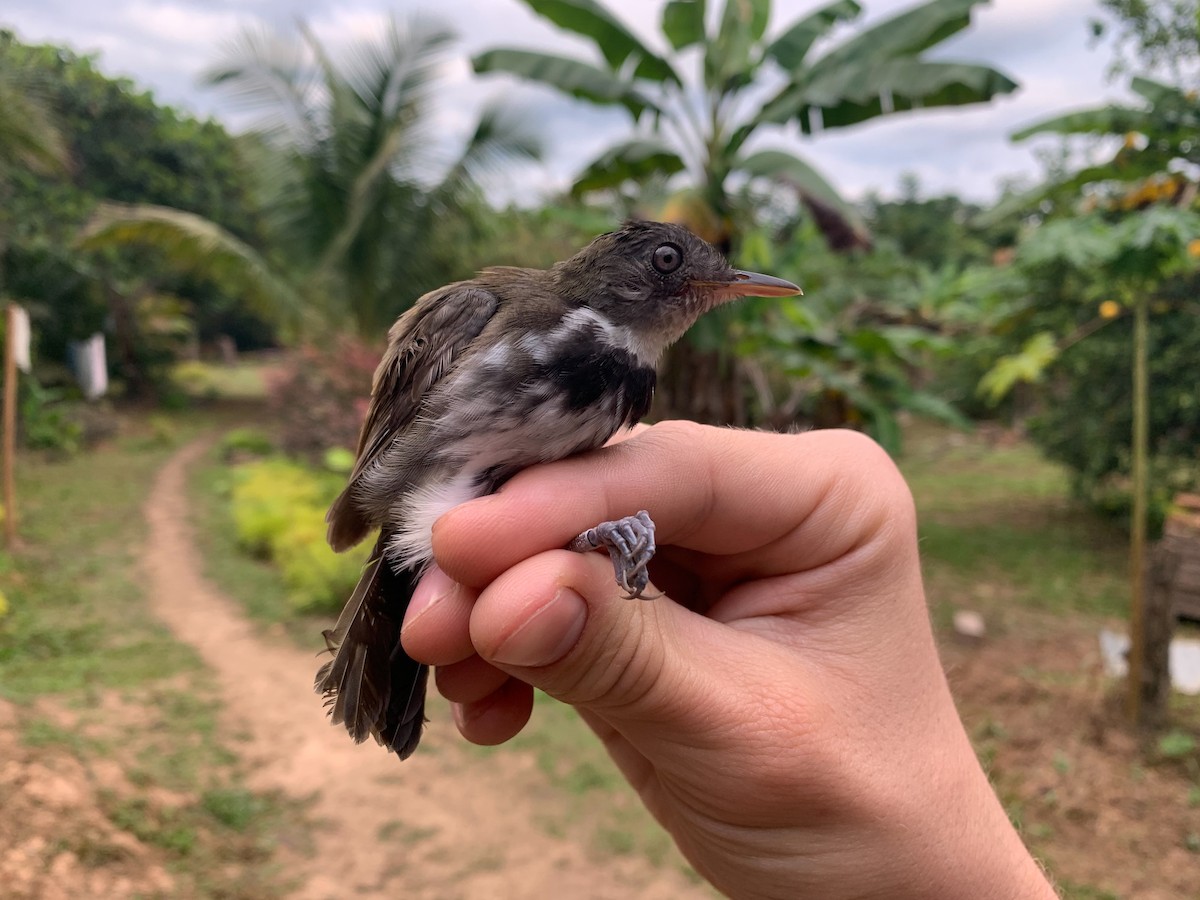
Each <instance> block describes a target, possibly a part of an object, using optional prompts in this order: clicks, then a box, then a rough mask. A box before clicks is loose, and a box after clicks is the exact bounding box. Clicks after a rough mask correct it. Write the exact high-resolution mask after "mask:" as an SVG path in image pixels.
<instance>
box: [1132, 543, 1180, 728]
mask: <svg viewBox="0 0 1200 900" xmlns="http://www.w3.org/2000/svg"><path fill="white" fill-rule="evenodd" d="M1182 560H1183V554H1182V553H1181V552H1180V547H1179V546H1178V544H1177V539H1176V538H1171V537H1168V538H1164V539H1163V540H1162V541H1160V542H1159V544H1158V546H1156V547H1155V548H1154V551H1153V552H1152V553H1151V554H1150V565H1149V567H1148V569H1147V572H1146V585H1145V590H1146V594H1145V599H1146V609H1145V616H1146V618H1145V623H1144V628H1143V666H1142V678H1141V681H1140V683H1138V685H1137V686H1138V687H1139V689H1140V691H1139V693H1140V694H1141V698H1140V704H1139V707H1140V708H1139V716H1138V722H1137V724H1138V725H1139V726H1140V727H1141V728H1143V729H1146V730H1147V731H1158V730H1159V729H1161V728H1162V727H1163V726H1164V725H1165V724H1166V722H1167V708H1168V706H1169V704H1170V701H1171V666H1170V650H1171V636H1172V634H1173V633H1174V631H1175V604H1174V602H1173V601H1174V597H1175V591H1174V588H1175V580H1176V575H1177V573H1178V572H1179V566H1180V563H1181V562H1182Z"/></svg>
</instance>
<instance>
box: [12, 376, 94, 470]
mask: <svg viewBox="0 0 1200 900" xmlns="http://www.w3.org/2000/svg"><path fill="white" fill-rule="evenodd" d="M21 385H22V393H23V395H24V396H23V397H22V398H21V425H22V427H23V428H24V438H25V445H26V446H28V447H30V448H32V449H35V450H49V451H51V452H54V453H61V454H65V455H70V454H73V453H78V452H79V450H80V449H81V448H82V446H83V440H84V429H83V425H82V424H81V423H80V422H79V419H78V417H77V415H76V411H77V407H78V405H79V404H78V403H72V402H70V401H69V400H67V399H66V391H64V390H61V389H59V388H48V387H42V385H41V384H39V383H38V381H37V379H36V378H32V377H29V378H24V379H22V381H21Z"/></svg>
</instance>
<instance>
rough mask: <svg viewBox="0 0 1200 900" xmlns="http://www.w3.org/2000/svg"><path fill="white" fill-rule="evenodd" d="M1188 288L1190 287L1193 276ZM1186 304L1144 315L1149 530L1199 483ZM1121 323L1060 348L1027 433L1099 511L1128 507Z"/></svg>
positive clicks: (1199, 332)
mask: <svg viewBox="0 0 1200 900" xmlns="http://www.w3.org/2000/svg"><path fill="white" fill-rule="evenodd" d="M1191 289H1193V290H1195V289H1200V279H1197V280H1196V283H1195V286H1194V287H1193V288H1191ZM1187 307H1188V304H1187V303H1186V302H1184V303H1181V304H1180V305H1179V307H1178V308H1175V309H1170V310H1166V311H1162V312H1159V313H1158V314H1157V315H1152V316H1151V317H1150V347H1151V353H1150V358H1149V370H1150V371H1149V374H1150V392H1151V402H1150V453H1151V460H1152V462H1151V467H1150V477H1151V494H1150V511H1151V513H1150V514H1151V528H1152V531H1155V532H1156V531H1157V530H1158V528H1159V527H1161V524H1162V520H1163V517H1164V515H1165V512H1166V508H1167V506H1168V504H1169V503H1170V502H1171V498H1172V497H1173V496H1174V495H1175V494H1176V493H1178V492H1179V491H1187V490H1196V489H1197V488H1200V464H1198V463H1197V457H1196V448H1197V447H1198V446H1200V397H1198V396H1197V394H1196V375H1195V371H1196V370H1195V366H1196V360H1197V359H1200V319H1198V318H1197V317H1196V314H1195V312H1194V311H1193V310H1191V309H1190V308H1187ZM1130 331H1131V320H1130V318H1129V317H1128V316H1126V317H1124V318H1122V319H1118V320H1117V321H1114V322H1112V323H1111V324H1109V325H1106V326H1105V327H1104V328H1102V329H1100V330H1099V331H1096V332H1095V333H1094V334H1092V335H1091V336H1090V337H1088V338H1086V339H1085V340H1083V341H1080V342H1079V343H1078V344H1076V345H1075V346H1073V347H1070V348H1068V349H1067V350H1066V351H1065V352H1064V353H1063V354H1062V356H1061V357H1059V359H1058V360H1057V362H1056V363H1055V366H1054V368H1053V369H1051V370H1050V372H1049V373H1048V376H1047V381H1046V389H1045V392H1044V394H1045V402H1044V403H1043V404H1042V406H1041V408H1040V411H1039V412H1038V413H1037V414H1036V415H1034V416H1033V418H1032V419H1031V420H1030V422H1029V433H1030V436H1031V437H1032V438H1033V440H1034V441H1035V442H1036V443H1037V444H1038V445H1039V446H1040V447H1041V448H1042V450H1043V451H1044V452H1045V453H1046V455H1047V456H1048V457H1050V458H1051V459H1055V460H1058V461H1059V462H1062V463H1064V464H1065V465H1067V466H1068V467H1069V468H1070V469H1071V471H1072V472H1073V473H1074V484H1075V489H1076V491H1077V493H1079V494H1080V495H1081V496H1083V497H1085V498H1087V499H1088V500H1089V501H1091V502H1092V503H1093V504H1094V505H1095V506H1097V507H1098V508H1099V509H1101V510H1103V511H1105V512H1108V513H1111V514H1114V515H1117V516H1122V517H1123V516H1125V515H1127V514H1128V512H1129V509H1130V502H1131V501H1130V494H1129V473H1130V468H1131V458H1132V451H1131V445H1130V430H1131V422H1132V415H1133V413H1132V408H1133V398H1132V388H1131V384H1130V368H1131V365H1132V363H1131V359H1130V345H1131V337H1130Z"/></svg>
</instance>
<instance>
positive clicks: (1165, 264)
mask: <svg viewBox="0 0 1200 900" xmlns="http://www.w3.org/2000/svg"><path fill="white" fill-rule="evenodd" d="M1196 235H1200V216H1198V215H1196V214H1195V213H1189V212H1187V211H1184V210H1178V209H1171V208H1166V207H1152V208H1150V209H1147V210H1145V211H1143V212H1139V213H1133V214H1126V215H1125V216H1123V217H1121V218H1118V219H1116V220H1115V221H1111V220H1109V219H1107V218H1105V217H1102V216H1100V215H1098V214H1093V215H1091V216H1077V217H1074V218H1062V219H1056V220H1054V221H1052V222H1049V223H1047V224H1045V225H1042V226H1041V227H1039V228H1037V229H1036V230H1033V231H1031V232H1030V233H1029V234H1028V235H1027V236H1026V237H1025V239H1024V240H1023V241H1022V243H1021V244H1020V245H1019V247H1018V248H1017V253H1016V256H1015V259H1014V264H1013V267H1012V270H1011V275H1012V276H1013V278H1012V280H1010V282H1009V284H1010V287H1009V293H1010V296H1011V299H1010V302H1009V303H1008V305H1007V307H999V308H998V309H1000V310H1002V315H1000V316H999V317H997V318H996V319H995V320H993V322H992V323H991V325H990V331H991V338H990V339H985V340H984V341H983V342H982V344H981V346H983V347H984V348H986V347H987V346H988V344H989V343H990V348H991V349H990V351H989V352H990V354H991V357H992V358H993V359H996V363H995V365H994V366H993V368H992V369H991V370H990V371H989V372H988V373H987V374H986V375H985V376H984V378H983V379H982V381H981V382H980V390H981V391H982V392H984V393H986V394H988V395H989V396H990V398H991V399H992V400H993V401H994V400H996V399H999V398H1000V397H1001V396H1003V395H1004V394H1005V393H1006V392H1007V391H1009V390H1011V389H1012V388H1013V387H1014V386H1015V385H1016V384H1018V383H1020V382H1028V383H1036V384H1038V385H1040V387H1039V395H1040V397H1041V398H1042V402H1041V403H1040V404H1039V406H1038V409H1037V411H1036V413H1035V415H1034V416H1033V417H1032V419H1031V420H1030V422H1029V426H1030V433H1031V436H1032V437H1033V438H1034V440H1035V441H1037V442H1038V444H1039V445H1040V446H1041V447H1042V448H1043V450H1044V451H1045V452H1046V453H1047V454H1048V455H1049V456H1050V458H1052V459H1056V460H1059V461H1061V462H1063V463H1065V464H1066V465H1067V466H1068V467H1069V468H1070V469H1071V471H1072V472H1073V473H1074V475H1075V487H1076V490H1077V491H1078V492H1079V493H1080V494H1082V495H1084V496H1087V497H1089V498H1091V499H1092V500H1093V501H1095V502H1096V503H1097V504H1098V505H1100V506H1102V507H1103V508H1106V509H1109V510H1110V511H1113V512H1120V513H1122V514H1123V513H1125V512H1126V511H1127V510H1128V508H1129V477H1130V474H1131V468H1132V458H1133V452H1132V444H1131V423H1132V416H1133V413H1132V410H1133V393H1132V386H1131V384H1130V359H1131V350H1130V344H1131V334H1132V331H1131V327H1132V326H1131V317H1130V315H1129V313H1130V312H1131V311H1132V310H1133V309H1134V308H1135V307H1136V305H1137V304H1139V303H1145V304H1147V305H1148V310H1149V313H1150V317H1149V318H1150V322H1149V341H1150V346H1151V347H1152V352H1151V353H1150V355H1149V361H1148V364H1149V376H1150V387H1151V392H1152V393H1151V398H1152V402H1151V403H1150V420H1149V426H1150V427H1149V433H1150V435H1151V445H1150V448H1149V449H1150V454H1151V457H1152V459H1153V460H1154V462H1153V464H1152V465H1151V477H1152V487H1151V512H1150V515H1151V523H1152V526H1154V525H1155V524H1157V523H1161V519H1162V515H1163V512H1164V509H1165V504H1166V503H1167V501H1168V500H1169V499H1170V496H1171V495H1172V493H1173V492H1175V491H1178V490H1182V489H1185V488H1188V487H1196V486H1197V485H1200V471H1198V470H1197V467H1196V465H1195V447H1196V445H1197V443H1200V408H1198V407H1197V404H1196V397H1195V379H1194V378H1193V377H1191V366H1190V364H1189V363H1188V360H1191V359H1194V358H1195V354H1196V353H1200V326H1198V322H1200V319H1198V318H1197V312H1200V310H1198V309H1197V307H1196V301H1195V297H1196V292H1197V289H1198V288H1200V272H1197V271H1196V260H1195V259H1194V258H1193V257H1192V256H1191V254H1190V247H1191V245H1192V241H1193V240H1194V239H1195V236H1196ZM1000 348H1008V349H1007V352H1003V351H1001V349H1000ZM997 357H998V359H997Z"/></svg>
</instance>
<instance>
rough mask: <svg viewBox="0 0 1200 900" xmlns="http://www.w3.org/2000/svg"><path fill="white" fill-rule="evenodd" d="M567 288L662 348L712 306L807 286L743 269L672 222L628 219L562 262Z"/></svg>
mask: <svg viewBox="0 0 1200 900" xmlns="http://www.w3.org/2000/svg"><path fill="white" fill-rule="evenodd" d="M555 272H556V274H557V276H558V289H559V293H560V295H561V296H562V297H563V299H565V300H566V301H567V302H568V304H570V305H571V306H573V307H584V306H586V307H590V308H591V309H594V310H595V311H596V312H598V313H600V314H602V315H603V316H604V317H605V318H607V319H608V320H609V321H610V322H612V324H613V325H615V326H618V327H622V328H626V329H629V330H630V331H631V332H632V333H633V334H634V335H635V336H636V337H637V338H638V340H639V341H641V342H643V343H644V344H645V345H646V346H647V347H649V348H651V349H652V350H653V351H654V354H655V355H657V353H659V352H661V351H662V350H663V349H664V348H666V347H667V346H668V345H669V344H671V343H673V342H674V341H676V340H678V339H679V338H680V337H681V336H682V335H683V333H684V332H685V331H687V330H688V328H690V327H691V326H692V323H694V322H695V321H696V320H697V319H698V318H700V316H701V315H703V314H704V313H705V312H707V311H708V310H710V309H712V308H714V307H716V306H720V305H721V304H723V303H727V302H729V301H731V300H736V299H737V298H739V297H787V296H791V295H792V294H799V293H801V291H800V288H798V287H796V285H794V284H792V283H791V282H789V281H784V280H783V279H781V278H773V277H771V276H770V275H759V274H757V273H755V272H743V271H741V270H739V269H734V268H733V267H732V266H730V265H729V262H728V261H727V260H726V259H725V257H724V256H723V255H722V254H721V253H720V251H718V250H717V249H716V248H715V247H713V246H712V245H711V244H709V243H707V242H706V241H703V240H701V239H700V238H698V237H696V236H695V235H694V234H692V233H691V232H690V231H688V230H687V229H686V228H684V227H682V226H680V225H673V224H669V223H666V222H641V221H631V222H626V223H625V224H624V225H623V226H622V227H621V228H620V229H618V230H617V231H612V232H609V233H608V234H602V235H600V236H599V237H598V238H596V239H595V240H594V241H592V242H591V243H590V244H588V245H587V246H586V247H584V248H583V249H582V250H580V251H579V252H578V253H576V254H575V255H574V256H572V257H571V258H570V259H568V260H565V261H563V262H561V263H559V264H558V265H557V266H555Z"/></svg>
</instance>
